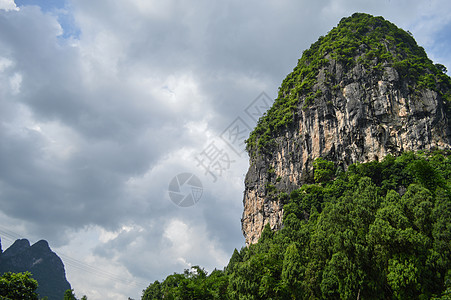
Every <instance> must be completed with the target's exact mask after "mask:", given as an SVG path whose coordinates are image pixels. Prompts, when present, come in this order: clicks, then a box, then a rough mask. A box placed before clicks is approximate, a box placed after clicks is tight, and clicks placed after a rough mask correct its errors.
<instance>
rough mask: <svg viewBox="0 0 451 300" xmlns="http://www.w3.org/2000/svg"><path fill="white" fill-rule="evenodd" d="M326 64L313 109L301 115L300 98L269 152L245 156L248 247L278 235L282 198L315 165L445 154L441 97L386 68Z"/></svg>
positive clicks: (447, 134) (449, 136) (446, 127)
mask: <svg viewBox="0 0 451 300" xmlns="http://www.w3.org/2000/svg"><path fill="white" fill-rule="evenodd" d="M361 55H362V52H359V53H358V55H357V56H361ZM326 58H327V64H325V66H323V67H322V68H320V70H319V71H318V72H317V74H316V83H315V84H314V86H313V88H312V90H313V91H315V92H317V91H320V92H317V93H316V95H318V96H317V97H316V98H315V100H314V103H313V104H311V105H309V106H308V107H306V106H305V101H306V97H305V96H300V97H299V101H298V104H297V108H296V110H295V111H294V112H293V122H292V123H290V125H289V126H287V127H286V128H284V129H283V130H279V131H278V132H277V133H276V134H274V136H273V138H274V139H273V142H272V144H271V147H270V150H269V151H266V152H263V151H258V150H254V151H250V167H249V170H248V173H247V175H246V179H245V191H244V200H243V204H244V212H243V217H242V231H243V234H244V236H245V239H246V244H247V245H249V244H252V243H256V242H257V241H258V239H259V237H260V235H261V232H262V230H263V228H264V226H265V225H266V224H267V223H269V224H270V227H271V228H272V229H274V230H278V229H280V228H281V226H282V217H283V203H282V200H280V193H281V192H285V193H288V194H289V193H290V192H291V191H292V190H293V189H296V188H299V187H300V186H301V185H302V184H303V183H306V182H311V180H312V175H313V161H314V160H315V159H316V158H318V157H323V158H326V159H328V160H331V161H334V162H335V163H336V165H337V166H339V167H342V168H344V169H346V168H347V166H349V165H350V164H352V163H355V162H367V161H372V160H381V159H383V158H384V157H385V156H386V155H387V154H393V155H397V154H399V153H401V152H404V151H417V150H427V149H436V148H438V149H450V148H451V147H450V144H451V130H450V123H449V119H448V116H447V102H446V101H445V99H443V97H442V95H443V93H441V92H437V91H434V90H432V89H428V88H422V89H414V88H412V82H411V81H409V80H407V79H406V78H405V77H404V76H401V74H399V72H398V71H397V69H396V68H394V67H393V66H392V64H391V63H389V62H384V63H382V64H380V65H379V67H378V69H377V70H374V69H373V68H371V67H368V66H365V65H364V64H360V63H355V64H353V66H352V67H349V65H345V64H343V63H341V62H339V61H338V60H336V59H333V58H331V57H330V56H327V55H326ZM356 61H358V59H356ZM374 63H376V64H377V63H378V62H377V60H376V61H374ZM281 92H282V93H284V92H283V91H281ZM287 94H288V93H287ZM279 97H280V96H279ZM278 195H279V196H278Z"/></svg>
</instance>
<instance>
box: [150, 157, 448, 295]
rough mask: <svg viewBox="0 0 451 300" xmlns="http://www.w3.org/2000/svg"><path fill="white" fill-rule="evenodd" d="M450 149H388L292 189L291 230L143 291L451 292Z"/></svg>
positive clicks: (287, 213)
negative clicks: (222, 264)
mask: <svg viewBox="0 0 451 300" xmlns="http://www.w3.org/2000/svg"><path fill="white" fill-rule="evenodd" d="M450 154H451V153H450V152H440V151H437V152H432V153H417V154H414V153H405V154H403V155H401V156H399V157H393V156H387V157H386V158H385V159H384V160H383V161H381V162H369V163H364V164H355V165H352V166H350V167H349V168H348V170H347V171H346V172H344V171H343V172H337V175H334V176H335V178H332V176H331V175H330V174H329V173H328V175H327V176H325V177H324V176H319V177H320V178H321V180H320V181H321V183H315V184H310V185H304V186H302V187H301V188H300V189H299V190H296V191H294V192H293V193H291V195H290V200H289V201H288V203H287V204H286V205H285V206H284V221H283V225H284V226H283V228H282V229H281V230H280V231H278V232H275V233H274V232H272V231H271V230H270V229H269V226H267V227H265V230H264V231H263V233H262V237H261V238H260V240H259V242H258V243H257V244H255V245H250V246H249V247H248V248H243V249H241V251H237V250H235V251H234V253H233V255H232V258H231V259H230V262H229V265H228V266H227V267H226V268H225V270H224V271H220V270H215V271H213V272H212V273H211V274H210V275H207V274H206V272H205V271H204V270H203V269H201V268H199V267H194V269H193V271H189V270H186V271H185V273H184V274H174V275H170V276H168V277H167V278H166V279H165V280H164V281H163V282H162V283H160V282H158V281H156V282H154V283H153V284H151V285H150V286H149V287H148V288H147V289H146V290H145V291H144V292H143V298H142V299H146V300H147V299H161V298H165V299H307V298H312V299H320V298H321V299H330V298H332V299H356V298H357V299H430V298H434V297H436V298H440V297H442V299H447V298H446V297H449V295H450V290H451V288H450V281H451V280H450V278H451V244H450V241H451V225H450V224H451V157H450ZM318 165H319V166H320V167H319V168H317V169H316V170H315V171H318V170H320V171H323V170H324V169H326V170H328V169H329V167H330V166H331V165H330V163H329V162H327V161H325V160H319V161H318ZM321 166H322V167H321Z"/></svg>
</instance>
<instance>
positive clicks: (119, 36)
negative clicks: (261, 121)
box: [0, 0, 451, 300]
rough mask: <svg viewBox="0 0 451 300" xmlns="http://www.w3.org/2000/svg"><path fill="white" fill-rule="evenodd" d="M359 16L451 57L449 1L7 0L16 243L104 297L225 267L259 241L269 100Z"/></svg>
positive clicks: (0, 157) (7, 185)
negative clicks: (262, 126) (44, 245)
mask: <svg viewBox="0 0 451 300" xmlns="http://www.w3.org/2000/svg"><path fill="white" fill-rule="evenodd" d="M354 12H367V13H371V14H373V15H382V16H383V17H384V18H386V19H388V20H389V21H391V22H393V23H395V24H397V25H398V26H400V27H401V28H403V29H405V30H409V31H410V32H412V33H413V35H414V37H415V38H416V40H417V42H418V43H419V44H420V45H422V46H423V47H424V48H425V49H426V51H427V52H428V54H429V57H430V58H431V59H432V60H434V62H439V63H442V64H444V65H445V66H447V67H448V69H449V68H451V52H450V51H449V49H450V47H451V2H450V1H448V0H421V1H419V0H418V1H417V0H415V1H412V0H383V1H381V0H371V1H360V0H324V1H306V0H302V1H301V0H280V1H275V0H263V1H262V0H259V1H253V0H251V1H244V2H243V1H235V0H233V1H211V0H193V1H180V0H179V1H175V0H165V1H155V0H123V1H107V0H96V1H92V0H66V1H64V0H51V1H49V0H15V2H14V0H0V141H1V142H0V237H1V238H2V244H3V249H5V248H7V247H8V246H9V245H10V244H11V243H12V242H13V240H14V239H16V238H21V237H23V238H28V239H29V240H30V241H31V242H32V243H34V242H36V241H38V240H40V239H45V240H47V241H49V243H50V246H51V247H52V249H53V250H54V251H55V252H57V253H58V254H59V255H60V256H61V257H62V259H63V261H64V263H65V266H66V272H67V277H68V280H69V281H70V283H71V284H72V287H73V288H74V289H75V292H76V294H77V296H79V297H81V296H82V295H84V294H86V295H87V296H88V297H89V299H91V300H95V299H127V297H132V298H135V299H139V298H140V296H141V291H142V290H143V289H145V288H146V286H147V285H148V284H149V283H150V282H153V281H155V280H161V279H164V278H165V277H166V276H167V275H170V274H172V273H173V272H183V270H184V269H186V268H189V267H190V266H192V265H201V266H203V267H204V268H206V269H207V270H208V271H211V270H213V269H214V268H215V267H217V268H223V267H224V266H225V265H226V264H227V262H228V258H229V257H230V255H231V254H232V252H233V249H234V248H238V249H239V248H241V247H242V246H243V245H244V239H243V236H242V233H241V227H240V226H241V224H240V219H241V213H242V195H243V190H244V184H243V180H244V174H245V173H246V171H247V166H248V161H247V160H248V157H247V154H246V153H242V152H241V151H242V149H243V146H242V145H241V143H242V140H243V139H244V136H245V135H246V134H247V133H248V131H249V130H248V128H251V127H253V126H254V125H255V120H254V118H255V115H256V114H257V113H258V108H259V107H264V106H265V103H269V102H271V101H272V99H274V98H275V96H276V93H277V88H278V86H279V85H280V83H281V81H282V80H283V78H284V77H285V76H286V75H287V74H288V73H289V72H290V71H291V70H292V69H293V67H294V66H295V65H296V63H297V59H298V58H300V56H301V54H302V51H303V50H304V49H306V48H308V47H309V46H310V44H311V43H313V42H315V41H316V40H317V38H318V37H319V36H320V35H325V34H326V33H327V32H328V31H329V30H330V29H331V28H332V27H333V26H335V25H336V24H337V23H338V22H339V21H340V19H341V18H342V17H345V16H349V15H351V14H352V13H354ZM262 92H264V93H266V94H262ZM266 95H267V96H268V98H266ZM235 133H239V134H235ZM181 173H190V174H194V175H195V176H197V178H198V179H199V180H200V182H201V183H202V189H201V190H200V191H201V192H202V195H201V197H200V198H199V197H197V198H195V199H194V200H198V202H197V203H196V204H195V205H193V206H190V207H180V206H177V205H176V204H174V202H172V201H171V198H170V195H169V193H168V189H169V188H170V189H173V188H174V186H173V185H171V186H170V182H171V180H172V179H173V178H174V177H175V176H177V175H179V174H181ZM178 178H179V179H183V176H180V177H178ZM186 187H187V185H186V184H185V185H184V187H183V188H182V189H181V190H180V194H181V195H185V193H187V191H189V190H187V189H186ZM197 192H199V190H197ZM171 195H173V194H171ZM197 196H199V193H197ZM188 200H189V199H188Z"/></svg>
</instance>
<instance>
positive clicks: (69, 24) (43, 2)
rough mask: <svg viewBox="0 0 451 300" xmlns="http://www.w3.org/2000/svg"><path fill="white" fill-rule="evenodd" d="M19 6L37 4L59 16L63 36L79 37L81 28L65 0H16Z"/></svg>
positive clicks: (45, 10) (46, 11)
mask: <svg viewBox="0 0 451 300" xmlns="http://www.w3.org/2000/svg"><path fill="white" fill-rule="evenodd" d="M15 3H16V5H17V6H18V7H21V6H29V5H30V6H31V5H36V6H39V7H40V8H41V10H42V11H43V12H45V13H51V14H55V15H56V16H58V22H59V23H60V25H61V27H62V28H63V34H62V36H61V37H62V38H64V39H67V38H78V37H79V36H80V29H79V28H78V27H77V26H76V24H75V19H74V16H73V15H72V13H71V11H70V9H69V8H68V6H67V1H65V0H15Z"/></svg>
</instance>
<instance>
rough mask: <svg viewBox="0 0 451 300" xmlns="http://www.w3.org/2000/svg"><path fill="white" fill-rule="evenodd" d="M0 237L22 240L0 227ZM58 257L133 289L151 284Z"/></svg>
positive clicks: (69, 264)
mask: <svg viewBox="0 0 451 300" xmlns="http://www.w3.org/2000/svg"><path fill="white" fill-rule="evenodd" d="M0 235H1V236H2V237H3V238H4V239H6V240H8V241H10V242H14V241H16V240H18V239H21V238H22V237H21V235H19V234H17V233H15V232H13V231H11V230H9V229H8V228H6V227H4V226H2V225H0ZM58 256H60V257H61V259H62V260H63V262H64V263H65V264H66V265H68V266H70V267H73V268H76V269H78V270H80V271H82V272H85V273H90V274H93V275H96V276H100V277H103V278H105V279H109V280H113V281H116V282H118V283H121V284H125V285H128V286H133V287H146V286H147V285H148V284H149V283H146V282H143V281H138V280H131V279H126V278H125V277H124V276H122V275H117V274H114V273H111V272H108V271H105V270H102V269H100V268H97V267H94V266H92V265H90V264H87V263H85V262H83V261H80V260H78V259H75V258H73V257H70V256H68V255H66V254H64V253H58Z"/></svg>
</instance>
